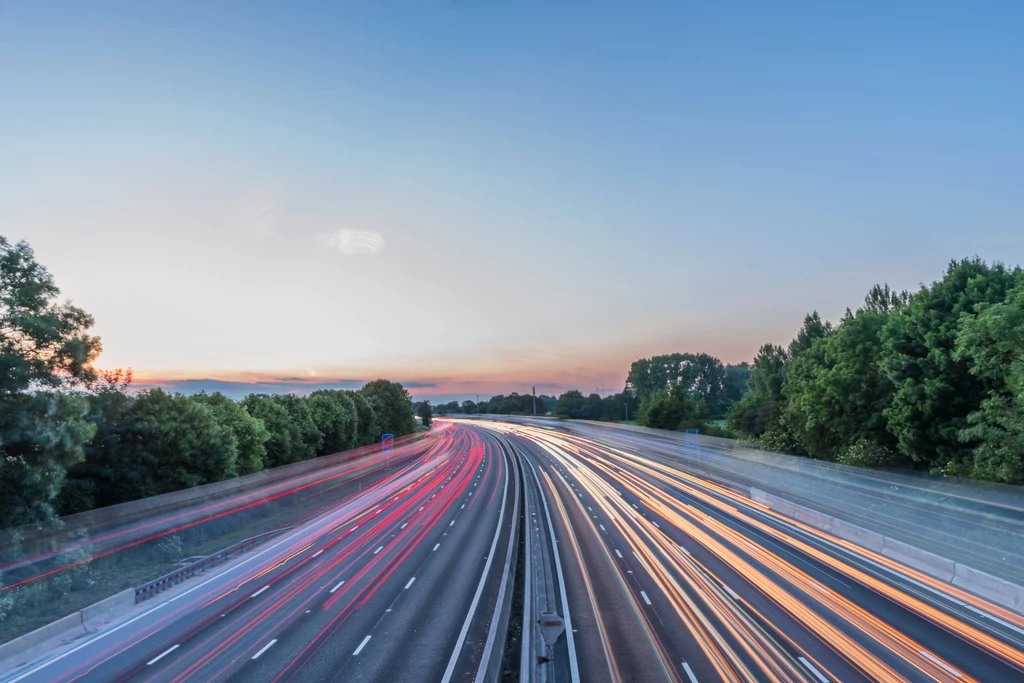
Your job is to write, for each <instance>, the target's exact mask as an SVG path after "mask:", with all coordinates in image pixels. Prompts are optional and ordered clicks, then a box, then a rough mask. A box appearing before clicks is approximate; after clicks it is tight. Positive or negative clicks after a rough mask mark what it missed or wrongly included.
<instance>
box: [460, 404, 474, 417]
mask: <svg viewBox="0 0 1024 683" xmlns="http://www.w3.org/2000/svg"><path fill="white" fill-rule="evenodd" d="M462 412H463V413H465V414H466V415H473V414H475V413H476V403H474V402H473V401H463V402H462Z"/></svg>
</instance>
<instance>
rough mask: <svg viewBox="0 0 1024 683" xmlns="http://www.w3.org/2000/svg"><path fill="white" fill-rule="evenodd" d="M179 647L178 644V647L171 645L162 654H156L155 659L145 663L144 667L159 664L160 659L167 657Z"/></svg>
mask: <svg viewBox="0 0 1024 683" xmlns="http://www.w3.org/2000/svg"><path fill="white" fill-rule="evenodd" d="M179 647H181V645H180V644H178V645H171V646H170V647H169V648H167V649H166V650H164V651H163V652H162V653H160V654H158V655H157V656H156V657H153V659H151V660H149V661H148V662H146V666H153V665H154V664H156V663H157V662H159V661H160V660H161V659H163V658H164V657H166V656H167V655H169V654H171V653H172V652H174V651H175V650H177V649H178V648H179Z"/></svg>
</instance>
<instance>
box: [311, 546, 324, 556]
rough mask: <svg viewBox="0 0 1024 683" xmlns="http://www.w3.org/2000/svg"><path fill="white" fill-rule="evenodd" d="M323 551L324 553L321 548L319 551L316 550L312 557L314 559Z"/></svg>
mask: <svg viewBox="0 0 1024 683" xmlns="http://www.w3.org/2000/svg"><path fill="white" fill-rule="evenodd" d="M323 551H324V550H323V548H321V549H320V550H317V551H316V552H315V553H313V557H316V556H317V555H319V554H320V553H322V552H323Z"/></svg>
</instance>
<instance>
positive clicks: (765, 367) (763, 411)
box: [727, 344, 789, 437]
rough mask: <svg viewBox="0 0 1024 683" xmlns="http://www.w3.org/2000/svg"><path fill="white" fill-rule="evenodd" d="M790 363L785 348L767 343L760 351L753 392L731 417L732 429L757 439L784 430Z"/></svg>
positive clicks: (753, 372)
mask: <svg viewBox="0 0 1024 683" xmlns="http://www.w3.org/2000/svg"><path fill="white" fill-rule="evenodd" d="M788 360H789V354H787V353H786V350H785V349H783V348H782V347H781V346H776V345H774V344H765V345H764V346H762V347H761V348H760V349H759V350H758V352H757V357H755V358H754V364H753V366H752V367H751V369H750V378H749V380H748V383H747V384H748V386H749V388H750V390H749V391H748V392H747V393H746V395H744V396H743V398H742V399H740V401H739V402H738V403H736V404H735V405H733V407H732V408H731V409H730V411H729V414H728V416H727V420H728V424H729V428H730V429H732V430H733V431H736V432H740V433H742V434H747V435H749V436H755V437H756V436H761V435H762V434H764V433H765V432H767V431H768V430H769V429H775V430H776V431H777V430H779V429H781V428H782V427H781V415H782V408H783V402H784V401H785V398H784V396H783V394H782V387H783V384H784V382H785V378H786V361H788Z"/></svg>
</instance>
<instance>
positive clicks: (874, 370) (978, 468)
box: [729, 258, 1024, 483]
mask: <svg viewBox="0 0 1024 683" xmlns="http://www.w3.org/2000/svg"><path fill="white" fill-rule="evenodd" d="M1022 397H1024V273H1022V271H1021V270H1020V269H1016V268H1015V269H1009V268H1006V267H1004V266H1002V265H1000V264H995V265H988V264H986V263H984V262H983V261H981V260H980V259H977V258H974V259H965V260H961V261H954V262H952V263H950V264H949V267H948V268H947V270H946V273H945V275H944V277H943V278H942V279H941V280H939V281H937V282H934V283H932V284H931V285H929V286H925V287H922V288H921V289H920V290H919V291H917V292H915V293H913V294H909V293H907V292H893V291H892V290H890V289H889V287H888V286H875V287H873V288H872V289H871V291H870V292H868V295H867V296H866V297H865V300H864V305H863V306H862V307H861V308H859V309H858V310H857V311H856V312H853V311H849V310H848V311H847V312H846V314H845V315H844V316H843V318H842V319H841V320H840V321H839V324H838V325H837V326H835V327H832V326H831V325H829V324H827V323H823V322H822V321H821V320H820V319H819V318H818V316H817V314H816V313H814V314H811V315H810V316H808V317H807V318H806V319H805V321H804V326H803V328H801V330H800V332H799V333H798V335H797V338H796V339H794V340H793V343H792V344H790V346H789V349H788V350H783V349H782V348H780V347H775V346H772V345H770V344H768V345H765V346H764V347H762V348H761V351H760V352H759V353H758V356H757V358H756V359H755V360H754V364H753V367H752V369H751V374H750V379H749V392H748V393H747V394H746V395H745V396H744V397H743V398H742V399H741V400H740V401H739V402H737V403H736V404H735V405H734V406H733V408H732V410H731V411H730V413H729V426H730V427H731V428H732V429H733V430H734V431H736V432H737V433H739V434H742V435H745V436H747V437H750V438H755V439H757V440H759V442H760V443H761V445H762V446H763V447H765V448H770V449H773V450H779V451H783V452H790V453H797V454H806V455H809V456H811V457H814V458H821V459H826V460H834V461H838V462H843V463H848V464H857V465H867V466H901V467H913V468H916V469H925V470H930V471H934V472H939V473H944V474H949V475H956V476H967V477H975V478H982V479H990V480H995V481H1002V482H1008V483H1022V482H1024V398H1022Z"/></svg>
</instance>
